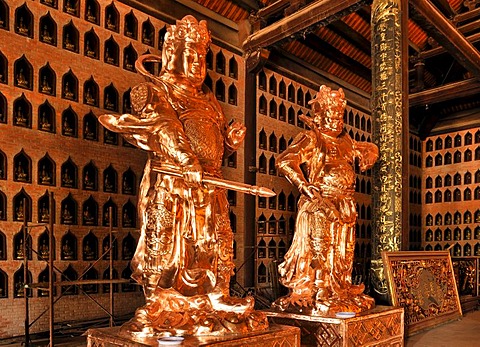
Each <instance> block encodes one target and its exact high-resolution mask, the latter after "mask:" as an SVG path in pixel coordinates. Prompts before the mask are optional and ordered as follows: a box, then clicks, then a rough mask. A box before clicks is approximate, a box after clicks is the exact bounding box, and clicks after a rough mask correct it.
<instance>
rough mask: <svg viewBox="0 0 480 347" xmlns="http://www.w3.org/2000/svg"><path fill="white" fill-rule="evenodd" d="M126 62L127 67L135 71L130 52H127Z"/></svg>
mask: <svg viewBox="0 0 480 347" xmlns="http://www.w3.org/2000/svg"><path fill="white" fill-rule="evenodd" d="M124 64H125V69H127V70H131V71H133V62H132V61H131V58H130V56H129V54H128V53H125V58H124Z"/></svg>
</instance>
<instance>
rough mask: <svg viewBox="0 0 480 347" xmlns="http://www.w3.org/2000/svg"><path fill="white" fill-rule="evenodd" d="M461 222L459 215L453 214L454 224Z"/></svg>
mask: <svg viewBox="0 0 480 347" xmlns="http://www.w3.org/2000/svg"><path fill="white" fill-rule="evenodd" d="M461 223H462V221H461V220H460V216H459V215H456V216H455V225H459V224H461Z"/></svg>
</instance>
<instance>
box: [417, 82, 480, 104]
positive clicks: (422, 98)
mask: <svg viewBox="0 0 480 347" xmlns="http://www.w3.org/2000/svg"><path fill="white" fill-rule="evenodd" d="M478 93H480V81H479V80H478V79H476V78H470V79H467V80H463V81H460V82H454V83H449V84H446V85H443V86H441V87H437V88H432V89H428V90H424V91H421V92H418V93H411V94H410V96H409V99H408V100H409V103H410V107H415V106H421V105H432V104H436V103H440V102H444V101H448V100H453V99H457V98H461V97H465V96H471V95H474V94H478Z"/></svg>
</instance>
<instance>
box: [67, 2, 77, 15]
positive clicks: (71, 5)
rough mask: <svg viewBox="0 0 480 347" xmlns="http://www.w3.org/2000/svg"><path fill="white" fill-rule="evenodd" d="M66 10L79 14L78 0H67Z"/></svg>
mask: <svg viewBox="0 0 480 347" xmlns="http://www.w3.org/2000/svg"><path fill="white" fill-rule="evenodd" d="M65 12H67V13H70V14H73V15H76V14H77V8H76V0H67V1H66V2H65Z"/></svg>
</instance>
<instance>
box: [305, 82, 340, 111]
mask: <svg viewBox="0 0 480 347" xmlns="http://www.w3.org/2000/svg"><path fill="white" fill-rule="evenodd" d="M309 104H311V105H312V110H313V112H314V113H315V114H322V115H324V116H326V117H330V118H343V111H344V110H345V106H346V105H347V100H345V94H344V93H343V89H342V88H339V89H338V90H332V89H331V88H330V87H327V86H325V85H322V86H320V90H319V91H318V92H317V94H316V95H315V97H314V98H313V99H312V100H310V101H309Z"/></svg>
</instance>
